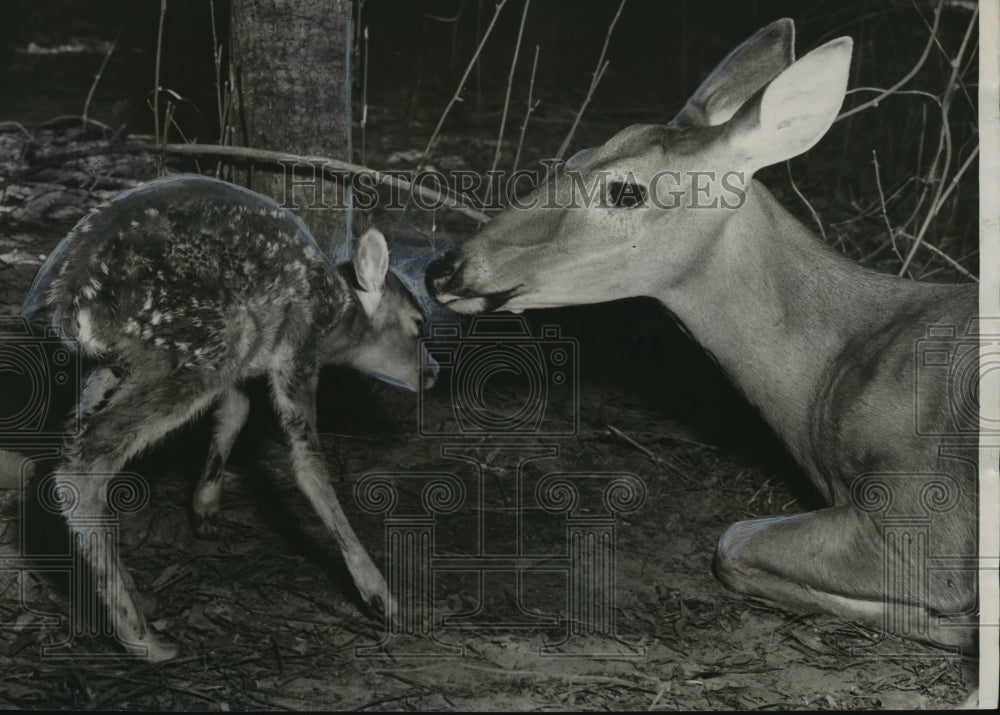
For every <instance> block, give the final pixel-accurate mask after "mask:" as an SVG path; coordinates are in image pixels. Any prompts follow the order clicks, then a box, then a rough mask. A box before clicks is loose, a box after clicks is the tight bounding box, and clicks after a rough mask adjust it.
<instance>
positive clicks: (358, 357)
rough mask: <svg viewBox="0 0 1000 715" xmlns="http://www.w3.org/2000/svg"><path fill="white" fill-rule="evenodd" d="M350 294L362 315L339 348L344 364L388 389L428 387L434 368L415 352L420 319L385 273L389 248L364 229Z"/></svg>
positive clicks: (420, 351)
mask: <svg viewBox="0 0 1000 715" xmlns="http://www.w3.org/2000/svg"><path fill="white" fill-rule="evenodd" d="M352 265H353V268H354V278H355V282H356V284H355V285H354V286H353V290H354V295H355V297H356V298H357V301H358V303H359V305H360V308H361V310H362V312H363V313H364V316H365V319H366V320H365V322H364V326H363V327H362V328H361V331H360V333H355V334H354V337H355V340H354V342H353V343H352V344H351V345H348V346H346V347H345V348H344V357H345V362H346V363H347V364H348V365H350V366H351V367H354V368H356V369H358V370H361V371H362V372H365V373H368V374H369V375H372V376H373V377H376V378H378V379H379V380H381V381H383V382H386V383H388V384H390V385H392V386H393V387H397V388H400V389H404V390H409V391H413V392H415V391H416V390H417V389H418V388H419V387H421V386H423V387H424V388H428V387H431V386H432V385H433V384H434V380H435V378H436V376H437V364H436V363H435V362H434V360H432V359H431V358H430V357H429V356H428V355H426V354H425V353H424V352H423V348H420V347H419V344H420V339H421V338H422V337H423V325H424V315H423V313H422V312H421V310H420V307H419V305H418V304H417V301H416V299H415V298H414V297H413V294H412V293H411V292H410V291H409V289H407V287H406V286H405V285H404V284H403V282H402V281H401V280H400V279H399V278H398V277H397V276H396V275H394V274H393V273H392V272H390V271H389V248H388V246H387V245H386V241H385V237H384V236H383V235H382V234H381V233H380V232H379V231H378V230H377V229H374V228H372V229H369V230H368V231H366V232H365V233H364V234H363V235H362V236H361V238H360V239H358V242H357V245H356V247H355V249H354V258H353V259H352Z"/></svg>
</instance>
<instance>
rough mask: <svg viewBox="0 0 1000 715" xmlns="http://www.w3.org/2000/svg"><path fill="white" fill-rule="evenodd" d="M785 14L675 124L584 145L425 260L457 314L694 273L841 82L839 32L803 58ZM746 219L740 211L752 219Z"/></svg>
mask: <svg viewBox="0 0 1000 715" xmlns="http://www.w3.org/2000/svg"><path fill="white" fill-rule="evenodd" d="M793 45H794V27H793V25H792V22H791V21H790V20H779V21H777V22H774V23H772V24H771V25H769V26H768V27H766V28H764V29H762V30H761V31H759V32H758V33H757V34H756V35H754V36H753V37H751V38H750V39H749V40H747V41H746V42H744V43H743V44H742V45H740V46H739V47H737V48H736V49H735V50H733V51H732V52H731V53H730V54H729V56H728V57H726V58H725V59H724V60H723V61H722V62H721V63H720V64H719V66H718V67H716V68H715V70H714V71H713V72H712V73H711V74H710V75H709V77H708V78H707V79H706V80H705V81H704V83H703V84H702V85H701V87H699V88H698V90H697V91H696V92H695V93H694V95H693V96H692V97H691V99H690V100H689V101H688V103H687V104H686V105H685V107H684V108H683V109H682V110H681V112H680V113H679V114H678V115H677V117H676V118H675V119H674V120H673V121H672V122H671V123H670V124H668V125H636V126H631V127H628V128H626V129H624V130H622V131H621V132H619V133H618V134H616V135H615V136H613V137H612V138H611V139H610V140H608V141H607V142H606V143H604V144H603V145H601V146H599V147H594V148H590V149H584V150H583V151H580V152H578V153H577V154H575V155H574V156H573V157H571V158H570V159H569V161H567V162H566V164H565V167H564V168H563V169H562V170H560V171H558V172H556V173H555V174H554V175H552V176H550V177H549V178H548V180H547V181H546V182H545V183H543V184H542V185H541V186H540V187H538V188H537V189H536V190H535V191H534V192H532V193H531V194H530V195H529V196H527V197H525V198H523V199H520V200H518V201H517V202H516V205H512V206H511V207H510V208H508V209H506V210H504V211H503V212H501V213H500V214H498V215H497V216H496V217H495V218H494V219H493V220H492V221H491V222H490V223H489V224H488V225H487V226H486V227H485V228H484V229H483V230H482V232H481V233H480V234H478V235H477V236H475V237H473V238H471V239H469V240H467V241H465V242H464V243H462V244H461V245H460V246H459V247H458V248H457V249H456V250H454V251H451V252H449V253H448V254H445V255H444V256H442V257H441V258H439V259H438V260H437V261H435V262H434V263H432V264H431V265H430V266H429V267H428V269H427V276H426V280H427V285H428V289H429V290H430V291H431V294H432V295H434V296H435V297H436V298H437V299H438V300H439V301H440V302H441V303H442V304H443V305H445V306H447V307H448V308H449V309H451V310H454V311H456V312H459V313H475V312H480V311H491V310H514V311H520V310H524V309H526V308H545V307H556V306H564V305H574V304H583V303H596V302H602V301H607V300H614V299H617V298H625V297H630V296H637V295H651V294H652V293H650V291H651V290H652V289H653V288H654V287H663V286H670V285H674V284H677V283H680V282H681V281H683V280H685V279H686V278H688V277H690V276H692V275H696V274H697V271H698V265H699V262H700V261H703V260H706V258H707V257H710V256H711V255H712V253H713V252H714V247H713V240H712V239H713V237H715V236H718V235H719V234H720V233H721V231H722V229H723V227H724V225H725V224H726V223H727V222H729V221H732V220H733V219H734V218H736V217H738V216H740V215H741V214H743V215H748V213H749V212H745V211H741V209H742V207H743V206H744V205H745V203H746V202H747V200H748V194H749V192H750V182H751V178H752V176H753V174H754V172H755V171H757V170H758V169H760V168H762V167H765V166H769V165H771V164H775V163H778V162H781V161H785V160H786V159H789V158H791V157H794V156H797V155H798V154H801V153H803V152H805V151H807V150H808V149H809V148H811V147H812V146H813V145H814V144H815V143H816V142H817V141H819V139H820V138H821V137H822V136H823V135H824V134H825V133H826V131H827V129H828V128H829V127H830V125H831V124H832V122H833V120H834V118H835V117H836V115H837V112H838V110H839V108H840V105H841V103H842V102H843V99H844V94H845V92H846V88H847V75H848V69H849V67H850V59H851V48H852V43H851V40H850V38H848V37H842V38H839V39H836V40H833V41H831V42H828V43H827V44H825V45H823V46H821V47H819V48H817V49H815V50H813V51H812V52H810V53H808V54H807V55H805V56H804V57H802V58H801V59H800V60H798V61H795V60H794V55H793ZM745 220H746V219H745Z"/></svg>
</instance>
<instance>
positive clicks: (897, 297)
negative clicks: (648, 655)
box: [426, 19, 978, 645]
mask: <svg viewBox="0 0 1000 715" xmlns="http://www.w3.org/2000/svg"><path fill="white" fill-rule="evenodd" d="M793 47H794V26H793V24H792V22H791V21H790V20H787V19H785V20H779V21H777V22H774V23H772V24H771V25H769V26H768V27H766V28H763V29H762V30H761V31H759V32H758V33H757V34H756V35H754V36H753V37H751V38H750V39H749V40H747V41H746V42H744V43H743V44H742V45H740V46H739V47H737V48H736V49H735V50H734V51H733V52H731V53H730V54H729V56H727V57H726V58H725V59H724V60H723V61H722V62H721V63H720V64H719V65H718V66H717V67H716V68H715V70H714V71H713V72H712V73H711V74H710V75H709V76H708V78H707V79H706V80H705V81H704V83H703V84H702V85H701V87H700V88H699V89H698V90H697V91H696V92H695V93H694V95H693V96H692V97H691V98H690V100H689V101H688V102H687V104H686V105H685V106H684V107H683V109H682V110H681V111H680V113H679V114H678V115H677V116H676V117H675V118H674V120H673V121H672V122H671V123H670V124H668V125H666V126H659V125H637V126H631V127H628V128H626V129H624V130H622V131H621V132H619V133H618V134H616V135H615V136H614V137H612V138H611V139H610V140H609V141H607V142H606V143H605V144H603V145H601V146H598V147H594V148H590V149H585V150H583V151H581V152H579V153H577V154H576V155H575V156H573V157H572V158H571V159H570V160H569V161H567V162H566V166H565V171H561V172H559V173H557V174H555V175H554V176H552V177H551V178H550V179H549V180H548V181H547V182H546V183H545V184H543V185H542V186H540V187H539V188H538V189H537V190H536V191H535V193H534V194H532V195H530V196H528V197H526V198H524V199H521V200H520V201H519V204H520V207H519V208H517V209H514V208H511V209H508V210H507V211H504V212H502V213H501V214H499V215H498V216H496V217H495V218H494V220H493V221H491V222H490V223H489V224H488V225H487V226H486V227H485V228H484V229H483V230H482V232H481V233H480V234H478V235H477V236H475V237H473V238H471V239H470V240H468V241H466V242H464V243H462V244H460V245H459V246H458V247H457V248H456V249H455V250H454V251H453V252H452V253H451V255H445V256H442V257H441V258H439V259H438V260H437V261H436V262H434V263H432V264H431V265H430V266H429V267H428V269H427V273H426V280H427V284H428V287H429V289H430V290H431V292H432V294H433V295H435V296H436V297H437V299H438V300H439V301H440V302H441V303H442V304H444V305H445V306H447V307H448V308H450V309H451V310H454V311H457V312H463V313H473V312H478V311H483V310H512V311H520V310H524V309H529V308H546V307H556V306H566V305H574V304H584V303H596V302H601V301H608V300H613V299H618V298H625V297H629V296H651V297H654V298H656V299H658V300H659V301H660V302H661V303H662V304H663V305H664V306H666V308H668V309H669V310H670V311H671V312H672V313H673V314H674V315H675V316H676V317H677V318H678V319H679V320H680V321H681V322H683V323H684V324H685V325H686V326H687V328H688V329H689V331H690V332H691V334H692V335H693V336H694V338H695V339H696V340H697V341H698V342H699V343H700V344H701V345H702V346H703V347H704V348H705V349H706V350H708V351H709V352H710V353H711V354H712V355H714V356H715V358H716V359H717V361H718V362H719V363H720V364H721V366H722V368H723V369H724V370H725V371H726V372H727V373H728V375H729V376H730V377H731V379H732V380H733V381H734V382H735V383H736V384H737V385H738V386H739V387H740V388H741V389H742V391H743V392H744V394H745V395H746V396H747V398H748V399H749V400H750V401H751V402H753V403H754V404H755V405H756V406H757V407H758V408H759V409H760V411H761V412H762V414H763V416H764V417H765V419H766V420H767V421H768V422H769V423H770V424H771V426H772V427H773V428H774V429H775V431H776V432H777V433H778V435H779V436H780V437H781V438H782V439H783V440H784V441H785V443H786V444H787V446H788V447H789V449H790V450H791V452H792V454H793V455H794V456H795V457H796V459H797V461H798V463H799V464H800V465H801V467H802V468H803V469H804V470H805V472H806V473H807V474H808V475H809V477H810V479H811V481H812V482H813V484H814V485H815V486H816V488H817V489H818V490H819V492H820V494H821V495H822V496H823V497H824V498H825V499H826V500H827V502H828V503H829V504H830V506H829V508H825V509H821V510H819V511H815V512H811V513H807V514H798V515H794V516H782V517H773V518H767V519H756V520H753V521H744V522H739V523H737V524H734V525H732V526H731V527H730V528H729V529H728V530H727V531H726V532H725V534H724V535H723V536H722V538H721V540H720V542H719V547H718V550H717V553H716V559H715V571H716V574H717V576H718V577H719V578H720V579H721V580H722V581H723V582H724V583H726V584H727V585H729V586H731V587H732V588H735V589H738V590H740V591H743V592H745V593H748V594H753V595H756V596H759V597H763V598H766V599H770V600H772V601H774V602H778V603H784V604H790V605H796V606H798V607H805V608H808V609H812V610H819V611H824V612H829V613H833V614H838V615H841V616H844V617H847V618H852V619H857V620H861V621H868V622H871V623H873V624H875V625H878V626H883V627H884V628H885V629H886V630H889V631H892V632H896V633H898V634H900V635H903V636H906V637H912V638H917V639H923V640H930V641H932V642H936V643H939V644H943V645H967V644H970V643H972V642H973V640H974V637H975V628H974V627H971V626H970V623H974V619H975V610H976V604H977V596H976V567H975V557H976V555H977V552H976V536H975V534H976V523H977V518H976V503H977V500H976V471H977V466H976V461H977V452H976V449H975V448H976V438H977V430H978V398H977V395H976V390H977V389H978V384H977V383H978V380H977V374H978V373H977V367H978V334H977V325H978V321H977V305H978V304H977V288H976V286H975V285H972V284H967V285H933V284H929V283H919V282H914V281H910V280H903V279H899V278H895V277H891V276H888V275H882V274H879V273H876V272H873V271H870V270H867V269H864V268H862V267H860V266H858V265H857V264H855V263H854V262H852V261H850V260H849V259H847V258H845V257H843V256H841V255H840V254H838V253H836V252H834V251H833V250H831V249H830V248H828V247H827V246H826V245H824V244H823V243H822V242H820V241H819V240H817V239H816V238H815V237H814V236H813V235H812V234H811V233H810V232H809V231H808V230H807V229H806V228H805V227H804V226H803V225H802V224H801V223H799V222H798V221H797V220H796V219H795V218H793V217H792V215H791V214H790V213H788V211H786V210H785V209H784V208H782V207H781V206H780V205H779V204H778V202H777V201H776V200H775V199H774V197H773V196H772V195H771V194H770V193H769V192H768V191H767V189H766V188H765V187H764V186H762V185H761V184H760V183H759V182H757V181H754V180H752V176H753V174H754V172H756V171H757V170H758V169H761V168H763V167H766V166H770V165H773V164H776V163H779V162H783V161H785V160H787V159H790V158H792V157H794V156H797V155H799V154H801V153H803V152H805V151H807V150H808V149H810V148H811V147H812V146H813V145H814V144H815V143H816V142H818V141H819V140H820V138H821V137H822V136H823V135H824V134H825V133H826V131H827V130H828V128H829V127H830V125H831V124H832V123H833V121H834V119H835V117H836V116H837V112H838V110H839V108H840V106H841V104H842V102H843V99H844V95H845V92H846V86H847V78H848V69H849V66H850V60H851V50H852V42H851V39H850V38H849V37H841V38H839V39H835V40H833V41H831V42H828V43H826V44H824V45H822V46H821V47H819V48H817V49H815V50H813V51H812V52H809V53H808V54H806V55H805V56H804V57H802V58H801V59H799V60H797V61H796V60H795V59H794V54H793ZM582 191H585V192H586V193H585V194H584V195H585V196H587V197H593V198H594V199H595V200H594V201H591V202H589V203H588V202H586V201H585V202H582V203H581V201H580V196H581V192H582ZM922 346H923V347H927V348H928V349H929V350H930V348H933V352H934V354H933V355H931V354H930V352H928V353H927V354H926V355H922V354H921V348H922ZM924 358H927V360H924ZM963 366H964V367H963ZM963 371H964V372H963ZM963 377H964V378H965V379H962V378H963ZM897 517H899V518H901V519H904V520H905V518H910V522H909V523H910V525H911V526H910V527H908V528H909V531H907V530H906V529H905V528H904V527H903V526H900V524H901V523H902V522H900V521H899V519H896V518H897ZM912 517H927V521H928V522H930V526H929V529H930V533H929V536H928V535H927V534H926V532H921V529H922V528H923V527H920V526H919V524H917V523H916V522H915V521H914V519H913V518H912ZM931 517H933V518H932V519H931ZM893 519H896V521H893ZM894 529H895V531H894ZM899 529H902V531H899ZM925 537H926V538H925ZM927 539H929V540H927ZM907 579H909V580H907Z"/></svg>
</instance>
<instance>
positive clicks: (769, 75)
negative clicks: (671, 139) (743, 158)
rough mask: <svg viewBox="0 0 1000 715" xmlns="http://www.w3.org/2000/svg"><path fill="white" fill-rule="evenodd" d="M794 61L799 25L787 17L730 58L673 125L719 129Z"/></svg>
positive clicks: (738, 49) (745, 44)
mask: <svg viewBox="0 0 1000 715" xmlns="http://www.w3.org/2000/svg"><path fill="white" fill-rule="evenodd" d="M794 60H795V23H793V22H792V21H791V20H789V19H788V18H787V17H786V18H782V19H781V20H775V21H774V22H772V23H771V24H770V25H768V26H767V27H762V28H761V29H760V30H758V31H757V32H756V33H755V34H754V35H753V36H752V37H750V38H749V39H747V40H746V41H745V42H743V44H741V45H740V46H739V47H737V48H736V49H735V50H733V51H732V52H730V53H729V54H728V55H726V57H725V59H723V60H722V61H721V62H720V63H719V64H718V65H717V66H716V68H715V69H714V70H712V73H711V74H710V75H708V77H706V78H705V81H704V82H702V83H701V86H700V87H698V89H697V90H695V93H694V94H692V95H691V99H689V100H688V101H687V104H685V105H684V108H683V109H681V111H680V112H679V113H678V114H677V116H676V117H674V120H673V122H672V123H673V124H677V125H682V126H683V125H696V126H715V125H717V124H722V123H724V122H727V121H729V119H730V118H731V117H732V116H733V115H734V114H735V113H736V111H737V110H738V109H739V108H740V107H742V106H743V104H744V103H745V102H746V101H747V100H748V99H750V98H751V97H752V96H753V95H754V94H756V93H757V92H758V91H759V90H760V88H761V87H763V86H764V85H765V84H767V83H768V82H770V81H771V80H773V79H774V78H775V77H777V76H778V75H779V74H780V73H781V72H782V71H783V70H784V69H786V68H787V67H788V66H789V65H791V64H792V62H793V61H794Z"/></svg>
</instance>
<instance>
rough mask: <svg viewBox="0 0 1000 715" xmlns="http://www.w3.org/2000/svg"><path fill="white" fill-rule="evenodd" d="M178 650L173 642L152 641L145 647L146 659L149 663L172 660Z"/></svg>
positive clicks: (179, 650)
mask: <svg viewBox="0 0 1000 715" xmlns="http://www.w3.org/2000/svg"><path fill="white" fill-rule="evenodd" d="M180 652H181V649H180V648H179V647H178V646H175V645H174V644H173V643H164V642H162V641H154V642H153V643H151V644H148V645H147V647H146V660H148V661H149V662H150V663H162V662H164V661H167V660H173V659H174V658H176V657H177V655H178V654H179V653H180Z"/></svg>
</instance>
